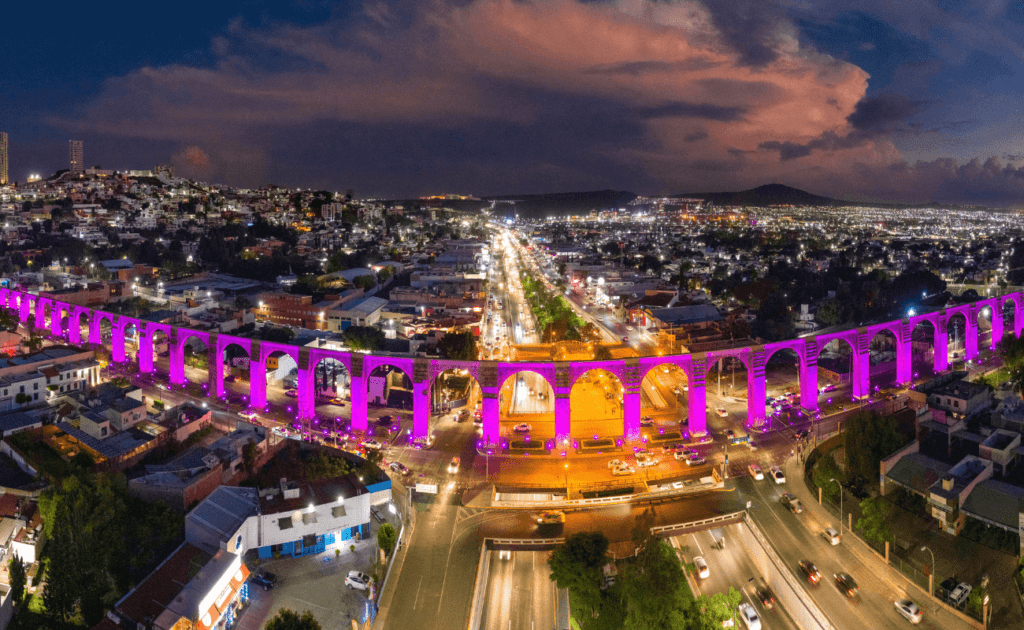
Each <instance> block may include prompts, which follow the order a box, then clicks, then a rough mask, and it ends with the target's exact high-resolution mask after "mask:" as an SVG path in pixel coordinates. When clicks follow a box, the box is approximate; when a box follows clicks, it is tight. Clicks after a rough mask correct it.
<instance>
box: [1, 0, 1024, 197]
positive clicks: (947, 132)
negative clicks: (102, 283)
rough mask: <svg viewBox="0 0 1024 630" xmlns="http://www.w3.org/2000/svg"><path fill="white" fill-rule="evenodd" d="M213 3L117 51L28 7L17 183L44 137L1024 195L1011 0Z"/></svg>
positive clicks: (272, 162) (71, 21)
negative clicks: (989, 3)
mask: <svg viewBox="0 0 1024 630" xmlns="http://www.w3.org/2000/svg"><path fill="white" fill-rule="evenodd" d="M1000 6H1001V5H1000ZM186 8H187V7H186ZM207 9H208V8H205V7H204V8H203V9H202V10H199V7H198V6H197V7H196V10H195V11H188V10H185V11H183V14H186V15H189V18H188V19H189V21H190V23H189V28H188V29H185V28H181V26H182V25H181V24H180V23H179V21H180V20H183V19H185V18H184V17H181V18H177V17H175V18H173V19H168V18H167V16H162V17H161V19H160V22H161V23H162V26H161V27H159V28H156V29H154V30H153V31H152V32H151V33H147V35H146V37H142V36H141V35H134V34H133V35H131V36H129V37H123V38H122V37H120V36H119V46H120V48H119V52H120V53H121V54H119V55H118V56H117V58H116V59H113V58H112V57H111V56H110V55H106V54H103V49H102V47H101V46H96V45H86V46H82V45H81V42H80V39H81V36H80V35H76V33H80V32H85V31H89V32H94V33H96V34H97V37H96V39H98V40H103V39H105V38H107V35H110V34H112V32H113V29H117V30H118V31H119V32H122V33H123V32H124V31H131V29H130V28H127V29H126V28H125V27H126V26H127V25H126V24H122V23H120V22H119V21H117V20H114V21H102V22H101V21H97V18H95V17H93V16H89V15H86V14H84V12H83V14H82V15H78V14H75V13H74V12H71V13H68V14H66V15H64V16H63V17H62V18H61V19H59V20H58V23H57V24H56V25H54V26H52V27H51V26H47V28H55V29H57V32H59V33H61V34H62V35H64V37H57V38H53V40H54V41H52V42H51V43H50V44H49V45H48V46H49V49H45V50H44V49H41V48H39V47H38V45H37V44H35V43H34V42H35V41H36V40H41V39H44V38H41V37H39V35H40V34H39V32H38V31H37V30H36V29H35V28H33V27H32V26H29V27H28V28H25V29H21V30H20V31H19V32H18V33H14V34H13V37H12V38H11V39H9V40H8V41H6V42H5V43H4V44H3V46H4V47H6V48H9V49H10V50H9V51H5V52H9V53H10V54H9V55H8V56H9V57H10V58H12V59H15V60H17V62H19V63H16V64H15V66H16V68H15V72H14V75H13V76H12V85H14V86H16V87H17V89H16V90H14V91H13V92H12V93H11V94H8V95H5V96H4V97H2V98H3V99H4V100H3V110H4V111H5V114H4V118H3V119H2V124H3V125H4V126H5V128H6V129H7V131H8V133H10V134H13V137H14V138H15V141H16V143H17V145H18V147H19V151H18V160H17V162H16V164H15V165H13V166H12V178H13V179H15V180H24V179H25V176H26V175H27V174H28V173H30V172H42V173H52V172H53V171H54V170H57V168H58V167H59V165H60V161H59V160H57V159H56V158H57V156H58V154H57V152H56V151H55V149H56V145H57V144H58V143H60V142H64V141H66V140H64V139H66V138H67V137H69V136H74V137H79V138H82V139H83V140H84V141H86V142H88V143H89V145H90V155H93V156H95V160H94V161H93V163H96V164H102V165H104V166H105V167H106V168H114V169H133V168H140V167H143V168H145V167H147V166H148V165H152V164H159V163H167V162H172V163H173V164H174V165H175V166H176V168H177V169H178V171H179V172H180V173H181V174H183V175H186V176H189V177H195V178H197V179H202V180H209V181H216V182H224V183H228V184H232V185H245V186H259V185H262V184H268V183H274V184H279V185H283V186H292V187H303V188H310V187H312V188H323V189H329V190H337V189H347V188H354V189H355V190H356V191H357V193H360V194H362V195H365V196H387V197H399V196H419V195H420V194H427V193H431V192H465V193H475V194H503V193H529V192H557V191H570V190H596V189H604V188H613V189H620V190H630V191H633V192H636V193H638V194H673V193H679V192H688V191H715V190H742V189H746V188H751V187H754V186H757V185H759V184H763V183H767V182H772V181H778V182H781V183H785V184H787V185H790V186H794V187H797V188H801V189H804V190H809V191H813V192H814V193H816V194H820V195H824V196H833V197H842V198H849V199H856V200H879V201H894V202H927V201H931V200H936V201H942V202H957V203H978V204H990V205H995V206H1003V205H1014V204H1017V203H1019V201H1020V200H1021V198H1022V197H1024V184H1022V183H1021V182H1022V181H1024V177H1021V171H1020V169H1019V167H1018V165H1019V164H1021V161H1020V160H1021V154H1020V151H1019V149H1018V148H1017V143H1018V142H1019V137H1020V134H1019V133H1018V132H1017V131H1016V124H1015V123H1016V117H1017V112H1016V109H1015V108H1016V105H1015V102H1016V99H1017V95H1018V93H1019V91H1020V88H1021V85H1020V83H1021V77H1022V76H1024V74H1022V72H1021V71H1022V69H1024V62H1022V50H1021V49H1020V47H1019V45H1018V44H1017V43H1016V42H1018V41H1020V40H1021V39H1022V37H1021V36H1022V35H1024V27H1022V25H1021V19H1020V16H1018V15H1017V14H1016V13H1014V10H1013V9H1012V8H999V7H997V8H989V9H985V10H982V9H979V8H975V7H972V6H965V7H961V8H954V7H952V6H947V5H941V6H938V5H930V4H926V5H923V6H921V7H918V8H916V9H914V10H911V9H909V8H903V7H889V6H888V5H880V4H877V3H871V2H859V3H853V4H852V5H848V4H843V5H840V4H839V3H832V2H823V3H815V4H814V6H804V5H798V4H790V3H781V2H780V3H771V2H769V3H750V2H743V1H737V2H722V3H705V4H702V3H695V2H675V3H668V2H666V3H661V2H658V3H655V2H642V1H635V2H626V1H624V0H623V1H622V2H602V3H582V2H576V1H574V0H553V1H550V2H539V1H538V2H527V3H511V2H507V1H505V0H478V1H477V2H472V3H468V4H465V5H459V6H455V5H454V4H452V3H447V2H438V3H433V4H431V5H429V6H424V5H421V4H416V3H403V2H395V3H379V2H368V3H360V2H343V3H340V4H337V5H332V6H326V5H321V4H319V3H306V4H302V5H286V6H276V5H271V4H267V3H259V2H257V3H225V4H224V5H221V6H218V7H217V10H216V11H209V10H207ZM147 10H148V9H147ZM152 10H155V9H152ZM29 23H31V21H29ZM925 24H927V25H928V26H927V27H926V26H923V25H925ZM83 25H85V26H86V28H84V29H83V28H82V26H83ZM570 25H571V26H570ZM39 28H42V27H41V26H40V27H39ZM183 31H188V33H187V35H185V36H182V35H181V33H182V32H183ZM68 47H74V52H75V54H74V55H71V57H72V58H73V59H74V63H70V64H69V63H67V59H68V57H69V53H70V49H69V48H68ZM427 51H429V52H427ZM438 59H440V60H443V63H439V64H438V63H435V60H438Z"/></svg>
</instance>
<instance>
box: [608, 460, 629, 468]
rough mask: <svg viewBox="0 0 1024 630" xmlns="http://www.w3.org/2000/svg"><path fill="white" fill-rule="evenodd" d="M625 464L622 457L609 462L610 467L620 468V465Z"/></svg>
mask: <svg viewBox="0 0 1024 630" xmlns="http://www.w3.org/2000/svg"><path fill="white" fill-rule="evenodd" d="M625 465H626V462H624V461H622V460H621V459H613V460H611V461H610V462H608V468H618V467H619V466H625Z"/></svg>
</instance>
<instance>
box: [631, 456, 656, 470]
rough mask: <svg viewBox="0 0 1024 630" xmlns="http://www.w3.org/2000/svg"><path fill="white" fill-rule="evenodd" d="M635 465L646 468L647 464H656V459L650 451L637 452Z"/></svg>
mask: <svg viewBox="0 0 1024 630" xmlns="http://www.w3.org/2000/svg"><path fill="white" fill-rule="evenodd" d="M636 465H637V466H639V467H640V468H646V467H648V466H657V465H658V459H657V458H656V457H654V456H653V455H651V454H650V453H637V455H636Z"/></svg>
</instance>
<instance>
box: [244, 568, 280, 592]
mask: <svg viewBox="0 0 1024 630" xmlns="http://www.w3.org/2000/svg"><path fill="white" fill-rule="evenodd" d="M249 581H250V582H252V583H253V584H255V585H257V586H262V587H263V590H265V591H269V590H270V589H272V588H274V584H276V583H277V576H276V575H274V574H273V573H267V572H265V571H261V572H259V573H253V574H252V577H250V578H249Z"/></svg>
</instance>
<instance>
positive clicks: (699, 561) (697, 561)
mask: <svg viewBox="0 0 1024 630" xmlns="http://www.w3.org/2000/svg"><path fill="white" fill-rule="evenodd" d="M693 564H694V566H696V567H697V577H700V578H706V577H709V576H710V575H711V570H710V569H708V563H707V562H705V561H704V558H702V557H700V556H694V557H693Z"/></svg>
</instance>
